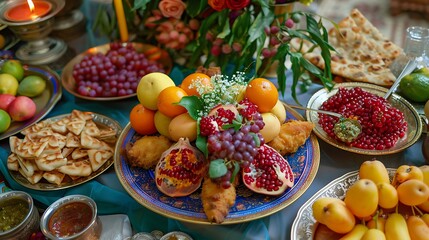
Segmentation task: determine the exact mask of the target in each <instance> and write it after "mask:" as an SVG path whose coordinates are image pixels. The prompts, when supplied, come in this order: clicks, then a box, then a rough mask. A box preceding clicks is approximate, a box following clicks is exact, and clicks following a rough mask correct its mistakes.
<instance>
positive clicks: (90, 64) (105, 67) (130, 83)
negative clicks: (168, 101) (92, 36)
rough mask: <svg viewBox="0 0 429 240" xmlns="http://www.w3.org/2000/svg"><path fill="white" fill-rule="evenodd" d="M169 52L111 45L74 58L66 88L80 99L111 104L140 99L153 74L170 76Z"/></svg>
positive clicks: (65, 71)
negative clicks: (143, 81) (145, 79)
mask: <svg viewBox="0 0 429 240" xmlns="http://www.w3.org/2000/svg"><path fill="white" fill-rule="evenodd" d="M172 66H173V63H172V60H171V57H170V56H169V55H168V53H167V52H166V51H165V50H162V49H160V48H158V47H156V46H153V45H149V44H144V43H119V42H114V43H108V44H104V45H101V46H97V47H93V48H90V49H88V50H86V51H85V52H83V53H81V54H79V55H77V56H76V57H74V58H73V59H72V60H71V61H70V62H68V63H67V65H66V66H65V67H64V69H63V72H62V74H61V81H62V85H63V87H64V88H65V89H66V90H67V91H68V92H70V93H71V94H73V95H74V96H76V97H79V98H83V99H87V100H97V101H110V100H119V99H124V98H129V97H133V96H136V90H137V86H138V83H139V81H140V79H141V78H142V77H143V76H144V75H146V74H148V73H152V72H163V73H166V74H169V73H170V71H171V68H172Z"/></svg>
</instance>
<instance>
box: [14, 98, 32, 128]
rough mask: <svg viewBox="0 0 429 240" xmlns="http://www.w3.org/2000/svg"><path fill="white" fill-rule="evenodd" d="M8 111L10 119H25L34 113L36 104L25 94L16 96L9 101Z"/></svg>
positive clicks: (19, 120)
mask: <svg viewBox="0 0 429 240" xmlns="http://www.w3.org/2000/svg"><path fill="white" fill-rule="evenodd" d="M8 112H9V115H10V117H11V118H12V120H14V121H18V122H21V121H25V120H28V119H30V118H32V117H33V116H34V114H36V104H35V103H34V101H33V100H32V99H31V98H29V97H26V96H18V97H16V99H15V100H14V101H13V102H11V103H10V105H9V108H8Z"/></svg>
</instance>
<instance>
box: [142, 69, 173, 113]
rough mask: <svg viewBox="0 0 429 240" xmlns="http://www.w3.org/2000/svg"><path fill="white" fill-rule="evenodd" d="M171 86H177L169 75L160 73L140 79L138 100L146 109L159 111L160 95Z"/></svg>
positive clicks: (150, 74)
mask: <svg viewBox="0 0 429 240" xmlns="http://www.w3.org/2000/svg"><path fill="white" fill-rule="evenodd" d="M171 86H175V84H174V82H173V80H172V79H171V78H170V77H169V76H168V75H167V74H164V73H160V72H153V73H149V74H147V75H145V76H143V77H142V78H141V79H140V82H139V85H138V86H137V98H138V100H139V102H140V103H141V104H142V105H143V106H144V107H145V108H149V109H150V110H158V107H157V102H158V96H159V93H160V92H161V91H162V90H164V89H165V88H167V87H171Z"/></svg>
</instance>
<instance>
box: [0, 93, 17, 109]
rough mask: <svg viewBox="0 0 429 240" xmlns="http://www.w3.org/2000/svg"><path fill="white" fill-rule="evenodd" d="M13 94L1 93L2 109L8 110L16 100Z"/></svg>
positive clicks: (0, 105)
mask: <svg viewBox="0 0 429 240" xmlns="http://www.w3.org/2000/svg"><path fill="white" fill-rule="evenodd" d="M15 98H16V97H15V96H14V95H12V94H0V109H2V110H5V111H7V109H8V107H9V105H10V103H11V102H13V101H14V100H15Z"/></svg>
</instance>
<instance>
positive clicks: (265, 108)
mask: <svg viewBox="0 0 429 240" xmlns="http://www.w3.org/2000/svg"><path fill="white" fill-rule="evenodd" d="M244 96H245V97H246V98H248V99H249V101H250V102H252V103H254V104H256V105H257V106H258V108H259V112H262V113H264V112H269V111H270V110H271V109H273V107H274V106H275V105H276V103H277V101H278V99H279V92H278V91H277V88H276V86H275V85H274V84H273V83H272V82H271V81H270V80H268V79H265V78H255V79H253V80H252V81H250V82H249V83H248V84H247V88H246V92H245V94H244Z"/></svg>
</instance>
